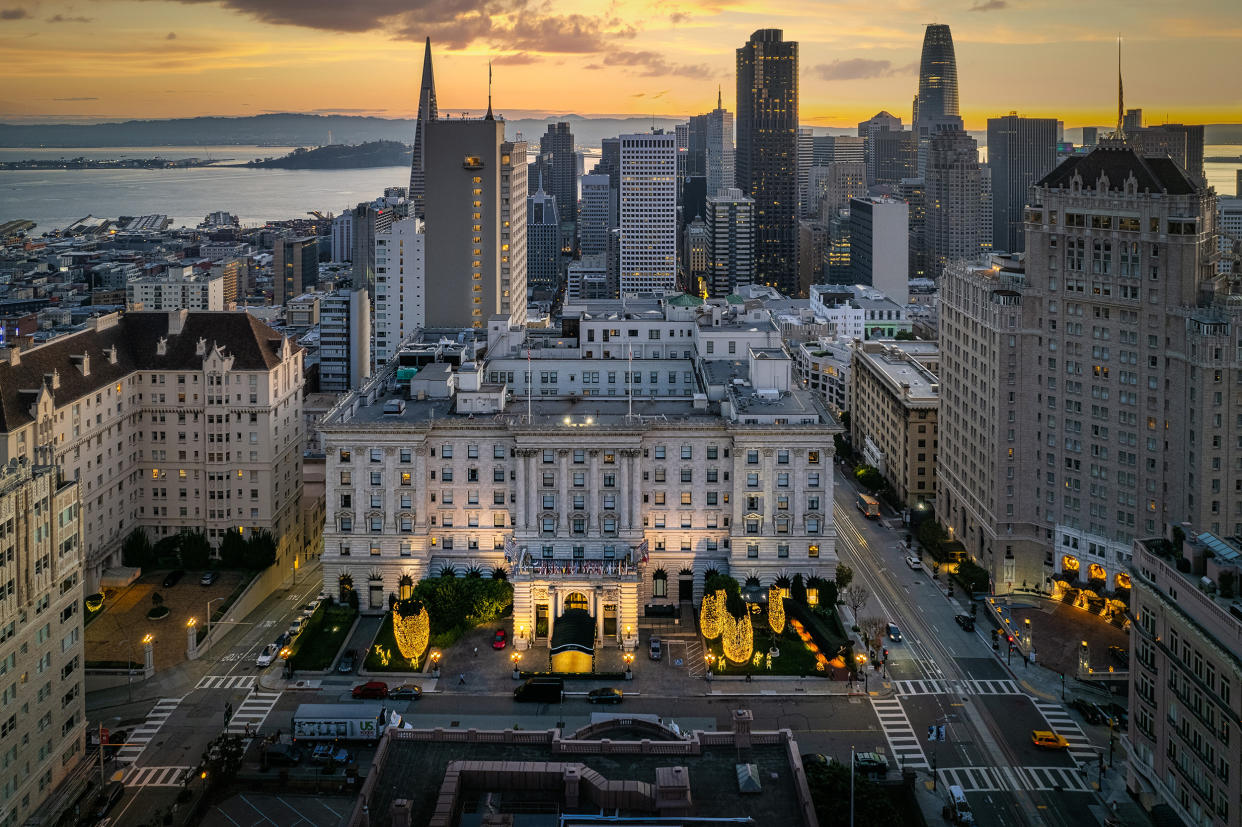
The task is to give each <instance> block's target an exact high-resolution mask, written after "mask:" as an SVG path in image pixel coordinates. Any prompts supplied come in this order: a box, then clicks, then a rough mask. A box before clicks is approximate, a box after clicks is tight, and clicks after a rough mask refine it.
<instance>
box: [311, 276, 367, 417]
mask: <svg viewBox="0 0 1242 827" xmlns="http://www.w3.org/2000/svg"><path fill="white" fill-rule="evenodd" d="M370 376H371V296H370V293H369V292H368V290H367V288H365V287H357V288H344V289H341V290H337V291H335V292H333V293H331V294H330V295H328V296H326V297H325V298H324V300H323V302H322V303H321V305H320V311H319V389H320V390H322V391H329V392H331V391H336V392H338V393H339V392H343V391H348V390H355V389H357V388H360V387H362V384H363V383H364V382H365V381H366V380H367V379H369V378H370Z"/></svg>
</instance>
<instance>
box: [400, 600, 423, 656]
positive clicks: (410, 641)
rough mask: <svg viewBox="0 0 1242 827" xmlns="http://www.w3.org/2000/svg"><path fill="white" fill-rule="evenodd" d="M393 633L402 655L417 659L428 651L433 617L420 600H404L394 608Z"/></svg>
mask: <svg viewBox="0 0 1242 827" xmlns="http://www.w3.org/2000/svg"><path fill="white" fill-rule="evenodd" d="M392 634H393V637H394V638H396V640H397V649H399V650H400V651H401V657H403V658H405V659H406V660H410V661H417V660H418V659H419V658H421V657H422V656H423V652H426V651H427V642H428V640H429V639H430V636H431V617H430V615H428V614H427V607H426V606H424V605H423V604H422V602H421V601H418V600H402V601H400V602H399V603H397V605H395V606H393V609H392Z"/></svg>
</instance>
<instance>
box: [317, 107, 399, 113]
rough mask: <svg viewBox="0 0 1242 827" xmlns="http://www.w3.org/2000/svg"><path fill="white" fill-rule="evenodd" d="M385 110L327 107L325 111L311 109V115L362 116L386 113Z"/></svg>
mask: <svg viewBox="0 0 1242 827" xmlns="http://www.w3.org/2000/svg"><path fill="white" fill-rule="evenodd" d="M387 111H388V110H386V109H348V108H346V107H343V106H338V107H329V108H327V109H312V110H311V114H312V115H363V114H366V113H367V112H387Z"/></svg>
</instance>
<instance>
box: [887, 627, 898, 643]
mask: <svg viewBox="0 0 1242 827" xmlns="http://www.w3.org/2000/svg"><path fill="white" fill-rule="evenodd" d="M888 639H889V640H891V641H892V642H893V643H901V629H899V628H898V627H897V624H896V623H889V624H888Z"/></svg>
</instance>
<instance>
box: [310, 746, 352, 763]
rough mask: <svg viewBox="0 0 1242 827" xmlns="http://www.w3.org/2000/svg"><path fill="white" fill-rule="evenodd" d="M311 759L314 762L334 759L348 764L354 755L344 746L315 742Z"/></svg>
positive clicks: (325, 761)
mask: <svg viewBox="0 0 1242 827" xmlns="http://www.w3.org/2000/svg"><path fill="white" fill-rule="evenodd" d="M311 760H312V761H314V762H316V763H327V762H328V761H335V762H336V763H338V764H348V763H349V762H351V761H353V760H354V756H353V753H351V752H350V751H349V750H347V749H345V748H344V747H334V746H332V744H316V745H315V750H314V751H313V752H312V753H311Z"/></svg>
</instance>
